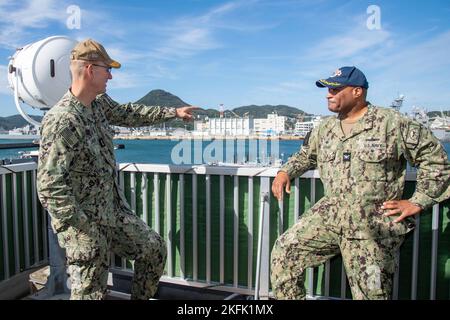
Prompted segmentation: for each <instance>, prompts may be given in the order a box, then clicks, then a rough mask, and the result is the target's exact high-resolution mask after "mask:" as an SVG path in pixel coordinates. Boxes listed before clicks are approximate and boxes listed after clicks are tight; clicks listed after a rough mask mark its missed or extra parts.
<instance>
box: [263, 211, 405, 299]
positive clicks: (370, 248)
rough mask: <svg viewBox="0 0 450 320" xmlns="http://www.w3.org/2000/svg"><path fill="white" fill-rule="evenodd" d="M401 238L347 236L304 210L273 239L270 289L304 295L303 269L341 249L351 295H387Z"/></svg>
mask: <svg viewBox="0 0 450 320" xmlns="http://www.w3.org/2000/svg"><path fill="white" fill-rule="evenodd" d="M404 238H405V236H404V235H401V236H396V237H390V238H375V239H348V238H345V237H343V236H342V233H341V232H340V231H339V229H338V228H332V227H330V226H327V225H325V224H324V221H323V219H322V218H321V216H320V215H317V214H305V215H304V216H302V217H301V218H300V220H299V221H298V222H297V223H296V224H295V225H294V226H292V227H291V228H290V229H288V230H287V231H286V232H285V233H284V234H282V235H281V236H280V237H279V238H278V239H277V240H276V242H275V245H274V248H273V249H272V254H271V282H272V291H273V293H274V295H275V297H276V298H277V299H298V300H299V299H305V297H306V290H305V285H304V281H305V270H306V269H307V268H309V267H317V266H319V265H321V264H322V263H324V262H325V261H327V260H328V259H330V258H332V257H334V256H336V255H338V254H339V253H341V255H342V260H343V262H344V266H345V271H346V273H347V278H348V281H349V284H350V287H351V291H352V296H353V299H357V300H365V299H373V300H375V299H390V296H391V290H392V277H393V274H394V272H395V270H396V268H397V266H398V263H397V259H396V257H397V253H398V250H399V248H400V246H401V244H402V242H403V240H404Z"/></svg>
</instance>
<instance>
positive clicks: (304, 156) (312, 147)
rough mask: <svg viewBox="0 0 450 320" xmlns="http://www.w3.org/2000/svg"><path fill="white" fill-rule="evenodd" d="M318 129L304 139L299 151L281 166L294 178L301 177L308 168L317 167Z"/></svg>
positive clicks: (281, 169)
mask: <svg viewBox="0 0 450 320" xmlns="http://www.w3.org/2000/svg"><path fill="white" fill-rule="evenodd" d="M318 131H319V130H318V129H313V130H312V131H311V132H309V133H308V134H307V135H306V137H305V139H304V140H303V145H302V147H301V149H300V151H298V152H297V153H294V154H293V155H292V156H291V157H290V158H289V159H288V161H287V162H286V163H285V164H284V165H283V166H282V167H281V168H280V170H279V171H284V172H286V173H287V174H288V175H289V178H291V179H294V178H297V177H300V176H301V175H302V174H303V173H305V172H306V171H308V170H311V169H314V168H316V164H317V144H318V134H319V133H318Z"/></svg>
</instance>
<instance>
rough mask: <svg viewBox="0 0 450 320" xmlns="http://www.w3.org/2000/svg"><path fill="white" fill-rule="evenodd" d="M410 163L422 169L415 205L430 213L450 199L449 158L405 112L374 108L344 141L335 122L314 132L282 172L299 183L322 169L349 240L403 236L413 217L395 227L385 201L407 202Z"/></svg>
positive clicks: (333, 119) (327, 194) (327, 193)
mask: <svg viewBox="0 0 450 320" xmlns="http://www.w3.org/2000/svg"><path fill="white" fill-rule="evenodd" d="M407 162H409V163H410V164H411V165H413V166H415V167H418V170H417V184H416V190H415V193H414V194H413V196H412V197H411V198H410V199H409V200H410V201H411V202H413V203H415V204H418V205H420V206H422V207H423V208H428V207H430V206H432V205H433V204H435V203H437V202H439V201H442V200H444V199H446V198H448V197H450V189H449V176H450V166H449V162H448V157H447V153H446V152H445V150H444V148H443V146H442V144H441V143H440V142H439V141H438V140H437V139H436V138H435V137H434V136H433V134H432V133H431V131H430V130H429V129H427V128H425V127H423V126H422V125H420V124H419V123H417V122H416V121H414V120H411V119H409V118H407V117H405V116H402V115H401V114H400V113H398V112H396V111H393V110H389V109H384V108H377V107H374V106H372V105H369V108H368V111H367V113H366V114H365V115H364V116H363V117H362V118H361V119H360V120H359V121H358V122H357V123H355V125H354V127H353V128H352V131H351V133H350V135H349V136H345V135H344V133H343V131H342V128H341V125H340V121H339V120H338V119H337V118H336V117H330V118H328V119H326V120H324V121H323V122H322V123H321V124H320V125H319V127H318V128H315V129H314V130H312V132H311V134H310V137H309V139H308V141H305V142H304V145H303V147H302V148H301V150H300V151H299V152H297V153H296V154H294V155H293V156H292V157H290V158H289V160H288V162H287V163H286V164H285V165H284V166H283V167H282V168H281V169H280V170H281V171H285V172H287V173H288V175H289V177H290V178H291V179H292V178H295V177H299V176H300V175H302V174H303V173H304V172H305V171H307V170H310V169H315V168H318V170H319V173H320V177H321V180H322V182H323V184H324V189H325V198H328V199H329V203H333V204H334V205H337V206H339V208H341V209H340V212H341V214H339V219H338V220H339V222H337V221H338V220H336V221H335V223H339V225H340V226H341V227H342V228H343V231H344V233H345V234H346V235H347V236H349V237H355V238H371V237H383V236H388V235H392V234H404V233H406V232H408V231H409V230H411V229H412V228H413V227H414V218H408V219H405V220H404V221H403V222H402V223H397V224H393V223H392V220H394V218H395V217H396V216H394V217H383V215H382V213H383V212H382V210H381V209H380V206H381V205H382V203H383V202H384V201H387V200H394V199H402V194H403V188H404V184H405V174H406V167H407Z"/></svg>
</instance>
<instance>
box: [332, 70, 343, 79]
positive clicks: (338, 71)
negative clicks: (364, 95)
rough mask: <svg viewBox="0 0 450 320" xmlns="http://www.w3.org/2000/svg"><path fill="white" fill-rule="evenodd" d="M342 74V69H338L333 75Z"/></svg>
mask: <svg viewBox="0 0 450 320" xmlns="http://www.w3.org/2000/svg"><path fill="white" fill-rule="evenodd" d="M341 75H342V71H341V69H337V70H336V71H335V72H334V73H333V75H332V76H331V77H340V76H341Z"/></svg>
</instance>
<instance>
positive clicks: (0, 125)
mask: <svg viewBox="0 0 450 320" xmlns="http://www.w3.org/2000/svg"><path fill="white" fill-rule="evenodd" d="M31 118H33V119H34V120H36V121H39V122H40V121H41V119H42V116H31ZM27 124H28V122H27V121H26V120H25V119H24V118H22V116H21V115H19V114H16V115H14V116H9V117H0V130H6V131H7V130H12V129H14V128H22V127H25V126H26V125H27Z"/></svg>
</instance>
